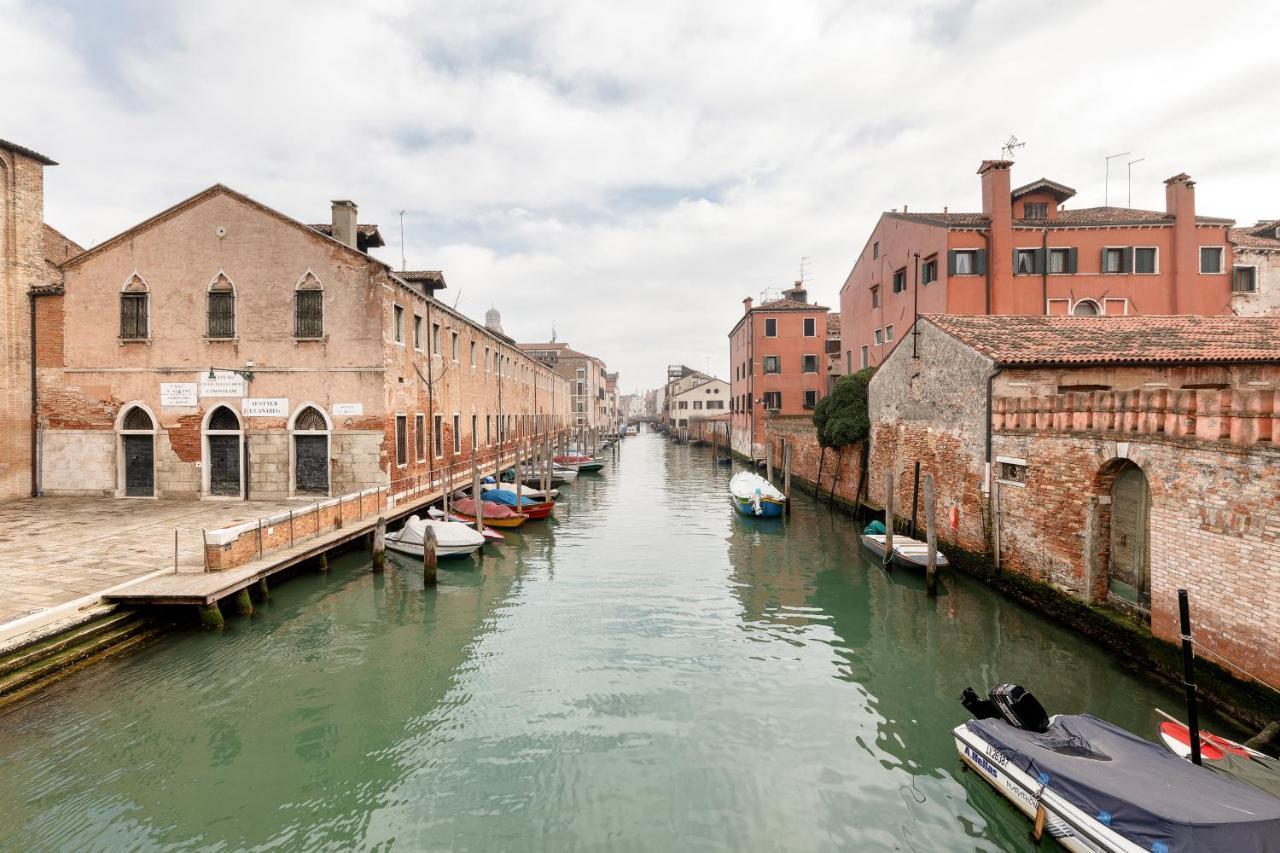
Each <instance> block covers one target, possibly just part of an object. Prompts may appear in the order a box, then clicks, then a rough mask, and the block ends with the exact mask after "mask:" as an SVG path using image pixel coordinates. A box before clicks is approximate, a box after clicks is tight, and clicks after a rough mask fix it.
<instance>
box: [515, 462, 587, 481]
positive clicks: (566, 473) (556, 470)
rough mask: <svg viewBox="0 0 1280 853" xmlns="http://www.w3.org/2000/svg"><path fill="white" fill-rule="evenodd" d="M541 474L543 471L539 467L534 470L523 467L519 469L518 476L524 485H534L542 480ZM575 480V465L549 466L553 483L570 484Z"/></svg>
mask: <svg viewBox="0 0 1280 853" xmlns="http://www.w3.org/2000/svg"><path fill="white" fill-rule="evenodd" d="M542 473H543V471H542V468H541V467H536V468H535V467H531V466H529V465H525V466H523V467H522V468H521V469H520V476H521V478H523V479H524V481H525V482H526V483H534V482H538V481H540V480H541V479H542ZM576 479H578V466H577V465H552V466H551V480H552V481H553V482H554V481H557V480H558V481H560V482H562V483H572V482H573V481H574V480H576Z"/></svg>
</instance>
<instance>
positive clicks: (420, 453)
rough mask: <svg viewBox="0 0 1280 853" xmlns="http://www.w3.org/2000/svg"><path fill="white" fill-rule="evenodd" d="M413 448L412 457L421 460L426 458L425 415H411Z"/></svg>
mask: <svg viewBox="0 0 1280 853" xmlns="http://www.w3.org/2000/svg"><path fill="white" fill-rule="evenodd" d="M413 450H414V458H416V459H417V460H418V461H419V462H422V461H423V460H424V459H426V458H427V416H426V415H422V414H418V415H414V416H413Z"/></svg>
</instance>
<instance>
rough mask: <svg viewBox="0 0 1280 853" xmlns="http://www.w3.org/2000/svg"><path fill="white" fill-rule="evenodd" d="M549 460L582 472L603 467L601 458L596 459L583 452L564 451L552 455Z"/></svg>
mask: <svg viewBox="0 0 1280 853" xmlns="http://www.w3.org/2000/svg"><path fill="white" fill-rule="evenodd" d="M551 461H552V462H554V463H555V464H556V465H558V466H560V467H572V468H576V469H577V470H578V471H580V472H582V473H588V472H590V471H599V470H600V469H601V468H603V467H604V460H603V459H596V458H595V457H594V456H588V455H586V454H585V453H566V454H563V455H561V456H552V457H551Z"/></svg>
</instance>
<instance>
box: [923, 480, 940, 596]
mask: <svg viewBox="0 0 1280 853" xmlns="http://www.w3.org/2000/svg"><path fill="white" fill-rule="evenodd" d="M924 530H925V544H926V545H927V546H928V548H929V555H928V559H929V562H928V564H927V566H926V568H925V575H924V588H925V592H927V593H928V594H929V595H937V594H938V532H937V526H936V525H935V522H934V514H933V475H932V474H925V475H924Z"/></svg>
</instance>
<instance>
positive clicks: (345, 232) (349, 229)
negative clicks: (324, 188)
mask: <svg viewBox="0 0 1280 853" xmlns="http://www.w3.org/2000/svg"><path fill="white" fill-rule="evenodd" d="M331 210H332V213H333V239H335V240H337V241H338V242H339V243H343V244H345V245H347V246H350V247H351V248H353V249H357V248H359V246H357V245H356V243H357V239H356V237H357V233H358V232H357V229H356V203H355V202H354V201H348V200H347V199H335V200H334V201H333V202H332V208H331Z"/></svg>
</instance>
